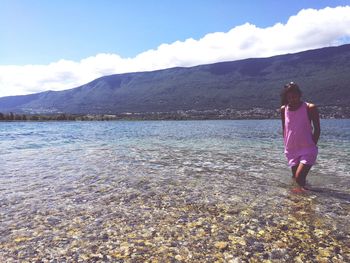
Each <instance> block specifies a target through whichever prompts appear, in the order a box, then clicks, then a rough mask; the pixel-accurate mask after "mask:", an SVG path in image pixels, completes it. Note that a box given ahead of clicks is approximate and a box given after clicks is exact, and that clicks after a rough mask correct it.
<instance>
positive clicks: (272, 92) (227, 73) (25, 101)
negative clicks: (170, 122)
mask: <svg viewBox="0 0 350 263" xmlns="http://www.w3.org/2000/svg"><path fill="white" fill-rule="evenodd" d="M290 81H294V82H296V83H298V84H299V86H300V88H301V89H302V91H303V97H304V99H305V100H307V101H312V102H314V103H316V104H317V105H319V106H340V107H341V106H348V105H350V44H347V45H342V46H338V47H326V48H321V49H315V50H308V51H303V52H299V53H294V54H285V55H278V56H273V57H268V58H250V59H244V60H237V61H231V62H220V63H214V64H207V65H200V66H195V67H187V68H185V67H176V68H169V69H164V70H156V71H150V72H137V73H125V74H115V75H110V76H104V77H101V78H98V79H96V80H94V81H92V82H90V83H87V84H85V85H82V86H80V87H77V88H73V89H69V90H64V91H45V92H40V93H36V94H30V95H22V96H9V97H2V98H0V112H16V113H46V114H47V113H62V112H64V113H70V114H115V113H123V112H143V113H147V112H171V111H179V110H198V111H204V110H214V109H218V110H222V109H240V110H242V109H251V108H256V107H259V108H265V109H276V108H278V107H279V106H280V97H279V95H280V92H281V89H282V87H283V85H284V84H285V83H287V82H290Z"/></svg>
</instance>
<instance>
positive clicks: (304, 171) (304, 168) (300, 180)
mask: <svg viewBox="0 0 350 263" xmlns="http://www.w3.org/2000/svg"><path fill="white" fill-rule="evenodd" d="M295 167H296V169H295ZM311 167H312V166H311V165H307V164H303V163H299V165H298V166H294V167H292V171H293V168H294V169H295V173H294V172H293V175H295V176H294V177H295V181H296V182H297V184H298V185H299V186H300V187H302V188H305V184H306V176H307V175H308V173H309V171H310V169H311Z"/></svg>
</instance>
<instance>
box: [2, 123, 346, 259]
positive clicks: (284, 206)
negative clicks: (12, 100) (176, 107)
mask: <svg viewBox="0 0 350 263" xmlns="http://www.w3.org/2000/svg"><path fill="white" fill-rule="evenodd" d="M280 126H281V124H280V121H279V120H263V121H256V120H254V121H146V122H127V121H120V122H47V123H25V122H23V123H0V164H1V170H0V183H1V184H0V221H1V224H0V261H1V262H17V261H21V262H23V261H24V262H25V261H28V262H33V261H35V260H42V261H44V262H45V261H48V262H51V261H54V260H57V262H88V261H91V262H95V261H101V262H147V261H149V262H155V261H156V260H158V261H174V262H176V261H178V262H181V261H184V262H214V261H215V260H219V262H220V261H226V262H230V261H232V262H240V261H242V262H245V261H247V260H250V261H251V262H255V261H256V262H262V261H263V260H270V261H272V262H281V261H298V260H300V262H315V261H319V262H322V261H324V262H327V260H332V261H333V262H346V261H350V255H349V253H350V252H349V247H350V243H349V240H350V231H349V228H348V222H349V211H350V191H349V185H350V172H349V171H350V120H322V121H321V127H322V135H321V139H320V143H319V158H318V162H317V164H316V165H315V166H314V167H313V169H312V170H311V172H310V175H309V176H308V182H309V183H310V184H311V185H312V187H313V188H314V189H315V191H312V192H309V193H307V194H303V195H296V194H292V193H291V191H290V190H291V189H292V188H293V187H294V185H293V182H292V180H291V178H290V177H291V173H290V171H289V169H288V167H287V165H286V160H285V157H284V155H283V145H282V144H283V142H282V135H281V128H280ZM254 260H255V261H254Z"/></svg>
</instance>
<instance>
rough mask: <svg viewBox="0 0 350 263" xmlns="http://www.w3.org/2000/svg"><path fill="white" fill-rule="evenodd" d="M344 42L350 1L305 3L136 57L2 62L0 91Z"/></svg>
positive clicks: (349, 33) (57, 86)
mask: <svg viewBox="0 0 350 263" xmlns="http://www.w3.org/2000/svg"><path fill="white" fill-rule="evenodd" d="M345 43H350V6H344V7H336V8H328V7H327V8H324V9H320V10H315V9H305V10H301V11H300V12H299V13H298V14H297V15H295V16H292V17H290V18H289V20H288V22H287V23H286V24H281V23H277V24H275V25H273V26H271V27H267V28H259V27H257V26H255V25H252V24H249V23H246V24H243V25H240V26H237V27H235V28H233V29H231V30H230V31H228V32H216V33H210V34H207V35H205V36H204V37H203V38H201V39H199V40H195V39H192V38H190V39H187V40H185V41H183V42H181V41H176V42H174V43H171V44H162V45H160V46H159V47H158V48H157V49H154V50H148V51H145V52H143V53H141V54H139V55H137V56H136V57H134V58H122V57H120V56H119V55H117V54H98V55H96V56H92V57H88V58H86V59H83V60H81V61H79V62H74V61H68V60H60V61H57V62H54V63H51V64H49V65H25V66H6V65H5V66H0V97H1V96H8V95H20V94H28V93H34V92H39V91H44V90H63V89H68V88H74V87H77V86H80V85H82V84H85V83H87V82H89V81H92V80H94V79H96V78H98V77H101V76H104V75H110V74H116V73H126V72H137V71H150V70H156V69H164V68H169V67H176V66H194V65H199V64H206V63H214V62H219V61H230V60H238V59H243V58H249V57H267V56H273V55H278V54H285V53H292V52H298V51H302V50H308V49H313V48H320V47H325V46H333V45H341V44H345Z"/></svg>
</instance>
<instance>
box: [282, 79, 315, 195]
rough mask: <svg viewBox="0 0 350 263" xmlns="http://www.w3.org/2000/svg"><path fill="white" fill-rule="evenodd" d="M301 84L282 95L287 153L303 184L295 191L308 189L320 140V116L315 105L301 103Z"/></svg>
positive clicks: (295, 172) (292, 83)
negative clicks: (307, 185) (308, 176)
mask: <svg viewBox="0 0 350 263" xmlns="http://www.w3.org/2000/svg"><path fill="white" fill-rule="evenodd" d="M301 95H302V93H301V91H300V89H299V87H298V85H297V84H295V83H294V82H290V83H288V84H286V85H285V86H284V89H283V91H282V93H281V104H282V106H281V119H282V129H283V137H284V146H285V148H284V149H285V150H284V152H285V154H286V157H287V159H288V165H289V166H290V167H291V168H292V173H293V178H294V179H295V181H296V182H297V184H298V185H299V188H297V189H296V190H295V191H297V192H304V191H305V190H307V188H306V186H305V184H306V176H307V174H308V173H309V171H310V169H311V167H312V165H314V164H315V161H316V157H317V153H318V148H317V142H318V139H319V137H320V132H321V129H320V117H319V114H318V110H317V108H316V106H315V105H314V104H311V103H307V102H303V101H301Z"/></svg>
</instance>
